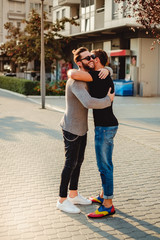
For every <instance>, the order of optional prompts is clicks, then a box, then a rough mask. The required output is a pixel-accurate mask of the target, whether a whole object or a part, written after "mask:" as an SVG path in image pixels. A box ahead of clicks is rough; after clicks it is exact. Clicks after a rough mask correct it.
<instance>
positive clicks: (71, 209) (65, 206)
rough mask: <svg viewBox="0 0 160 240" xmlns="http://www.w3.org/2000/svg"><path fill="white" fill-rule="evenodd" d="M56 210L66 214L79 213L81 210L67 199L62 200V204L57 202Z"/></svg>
mask: <svg viewBox="0 0 160 240" xmlns="http://www.w3.org/2000/svg"><path fill="white" fill-rule="evenodd" d="M57 208H58V209H60V210H61V211H64V212H67V213H80V212H81V210H80V209H79V208H77V207H76V206H74V205H73V203H71V202H70V201H69V200H68V199H66V200H64V201H63V203H60V202H59V201H57Z"/></svg>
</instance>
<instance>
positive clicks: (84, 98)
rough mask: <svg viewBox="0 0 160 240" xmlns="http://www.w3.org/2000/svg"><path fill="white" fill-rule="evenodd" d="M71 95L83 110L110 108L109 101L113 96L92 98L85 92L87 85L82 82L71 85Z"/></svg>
mask: <svg viewBox="0 0 160 240" xmlns="http://www.w3.org/2000/svg"><path fill="white" fill-rule="evenodd" d="M71 88H72V92H73V94H74V95H75V96H76V97H77V98H78V100H79V101H80V102H81V103H82V105H83V106H84V107H85V108H93V109H102V108H106V107H110V106H111V99H110V97H111V98H112V99H113V98H114V94H111V93H109V96H106V97H104V98H100V99H99V98H93V97H91V95H90V94H89V93H88V91H87V85H86V84H85V83H84V82H79V81H74V82H73V84H72V85H71Z"/></svg>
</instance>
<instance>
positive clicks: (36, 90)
mask: <svg viewBox="0 0 160 240" xmlns="http://www.w3.org/2000/svg"><path fill="white" fill-rule="evenodd" d="M65 85H66V81H65V80H61V81H59V82H56V83H52V84H51V83H50V84H46V95H48V96H64V95H65ZM0 88H3V89H7V90H10V91H13V92H17V93H21V94H24V95H40V91H41V90H40V83H39V82H38V81H30V80H26V79H21V78H16V77H5V76H0Z"/></svg>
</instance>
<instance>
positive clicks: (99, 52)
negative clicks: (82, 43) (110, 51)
mask: <svg viewBox="0 0 160 240" xmlns="http://www.w3.org/2000/svg"><path fill="white" fill-rule="evenodd" d="M92 53H94V55H95V56H96V57H98V58H99V60H100V62H101V64H102V65H103V66H105V65H106V63H107V62H108V55H107V53H106V52H105V51H103V50H102V49H96V50H92Z"/></svg>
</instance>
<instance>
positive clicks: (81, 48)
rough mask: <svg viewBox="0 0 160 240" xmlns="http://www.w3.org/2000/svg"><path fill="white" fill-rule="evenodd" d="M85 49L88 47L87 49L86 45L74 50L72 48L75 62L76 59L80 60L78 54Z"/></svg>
mask: <svg viewBox="0 0 160 240" xmlns="http://www.w3.org/2000/svg"><path fill="white" fill-rule="evenodd" d="M86 51H88V49H87V48H86V47H80V48H77V49H76V50H75V49H74V50H73V51H72V53H73V55H74V61H75V63H77V62H78V61H80V60H81V56H80V54H81V53H82V52H86Z"/></svg>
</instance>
